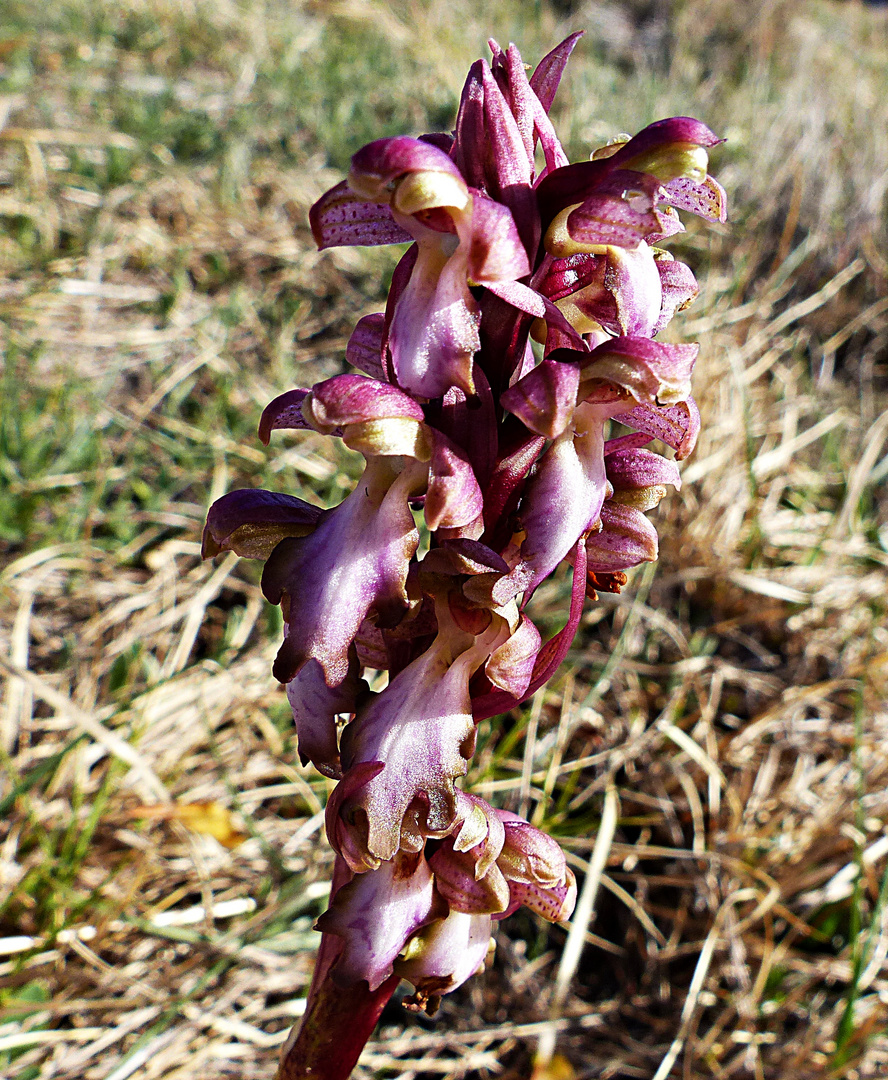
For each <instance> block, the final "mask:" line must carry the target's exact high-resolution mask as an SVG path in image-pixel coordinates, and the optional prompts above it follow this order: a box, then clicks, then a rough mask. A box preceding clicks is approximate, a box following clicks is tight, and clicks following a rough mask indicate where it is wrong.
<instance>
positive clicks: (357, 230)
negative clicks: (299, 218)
mask: <svg viewBox="0 0 888 1080" xmlns="http://www.w3.org/2000/svg"><path fill="white" fill-rule="evenodd" d="M309 221H310V223H311V231H312V234H313V235H314V238H315V243H316V244H317V245H318V248H319V249H320V250H321V251H323V250H324V249H325V248H331V247H341V246H356V245H358V246H365V247H373V246H376V245H378V244H403V243H404V242H405V241H406V242H408V243H409V241H410V240H411V239H412V238H411V236H410V234H409V233H407V232H405V231H404V230H403V229H402V228H401V226H400V225H399V224H398V223H397V222H396V221H395V219H394V218H393V217H392V212H391V210H390V209H389V207H388V206H384V205H381V204H380V203H377V202H369V201H368V200H366V199H362V198H361V197H360V196H359V195H355V193H354V192H353V191H352V190H351V189H350V188H349V186H348V182H347V181H346V180H343V181H342V182H341V183H339V184H337V185H336V187H334V188H331V189H330V190H329V191H328V192H326V194H324V195H322V196H321V197H320V199H318V201H317V202H316V203H315V204H314V206H313V207H312V208H311V210H310V212H309Z"/></svg>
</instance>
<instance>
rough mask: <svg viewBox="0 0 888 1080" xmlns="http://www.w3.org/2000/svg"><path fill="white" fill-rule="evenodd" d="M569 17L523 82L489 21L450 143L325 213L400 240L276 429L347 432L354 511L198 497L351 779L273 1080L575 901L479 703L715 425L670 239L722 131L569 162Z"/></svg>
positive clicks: (646, 523) (521, 687) (506, 704)
mask: <svg viewBox="0 0 888 1080" xmlns="http://www.w3.org/2000/svg"><path fill="white" fill-rule="evenodd" d="M579 37H580V35H579V34H573V35H571V36H570V37H569V38H567V39H566V40H565V41H563V42H562V43H561V44H560V45H558V46H556V48H555V49H553V50H552V52H550V53H549V54H548V55H547V56H546V57H544V58H543V60H542V61H541V62H540V63H539V65H538V66H537V67H536V69H535V70H534V71H533V72H532V74H530V75H528V74H527V69H526V68H525V65H524V63H523V62H522V59H521V56H520V54H519V52H518V50H517V49H516V47H515V46H514V45H510V46H509V47H508V49H502V48H500V46H499V45H497V44H496V42H493V41H492V42H491V43H490V47H491V59H490V61H489V62H488V61H486V60H479V61H478V62H477V63H475V64H474V65H473V66H472V68H471V70H470V72H469V75H468V79H467V80H466V83H465V87H464V89H463V92H462V96H461V99H460V105H459V110H458V113H457V116H456V120H455V128H454V131H453V132H452V133H435V134H431V135H423V136H422V137H420V138H414V137H409V136H398V137H395V138H386V139H378V140H376V141H375V142H371V143H370V144H368V145H367V146H364V147H363V148H361V149H359V150H358V151H357V152H356V153H355V155H354V157H353V158H352V163H351V168H350V170H349V173H348V176H347V177H346V178H344V179H343V180H342V181H341V182H340V183H338V184H337V185H336V186H335V187H333V188H331V189H330V190H329V191H328V192H326V194H324V195H322V196H321V198H320V199H319V200H318V201H317V202H316V203H315V205H314V206H313V207H312V209H311V213H310V220H311V227H312V230H313V233H314V237H315V239H316V241H317V245H318V247H319V248H320V249H325V248H329V247H334V246H337V245H376V244H397V243H405V244H408V245H409V246H408V247H407V249H406V251H405V253H404V254H403V256H402V258H401V260H400V262H399V263H398V266H397V268H396V270H395V272H394V275H393V279H392V284H391V290H390V293H389V296H388V301H387V304H386V307H385V310H384V311H379V312H375V313H373V314H370V315H366V316H364V317H363V318H362V319H361V320H360V321H359V322H358V324H357V326H356V327H355V329H354V332H353V333H352V336H351V338H350V340H349V342H348V346H347V348H346V350H345V356H344V361H345V363H346V364H348V365H350V367H351V368H354V369H357V372H360V374H359V373H356V372H355V371H350V372H348V373H342V374H339V375H335V376H334V377H332V378H329V379H326V380H324V381H323V382H320V383H318V384H317V385H315V386H313V387H311V388H297V389H293V390H288V391H286V392H285V393H282V394H281V395H280V396H279V397H277V398H275V400H274V401H272V402H271V404H270V405H269V406H268V407H267V408H266V410H265V412H264V414H263V416H262V419H261V422H260V425H259V434H260V437H261V438H262V440H263V441H264V442H265V443H266V444H267V443H268V442H269V440H270V438H271V436H272V434H273V433H275V432H282V435H280V436H278V437H279V438H293V437H295V438H299V437H300V434H299V433H300V432H304V431H311V432H315V433H320V434H322V435H324V436H328V437H330V438H335V439H341V440H342V442H343V443H344V444H345V445H346V446H347V447H349V448H350V449H351V450H354V451H356V452H357V453H359V454H360V455H362V456H363V458H364V469H363V473H362V475H361V478H360V480H359V481H358V483H357V484H356V485H355V487H354V490H353V491H352V492H351V493H350V494H349V495H348V496H347V497H346V498H345V499H344V500H343V501H342V502H341V503H339V505H337V506H331V507H322V506H317V505H314V504H312V503H309V502H306V501H303V500H302V499H300V498H297V497H295V496H292V495H288V494H284V493H279V492H268V491H251V490H239V491H233V492H231V493H230V494H228V495H226V496H224V497H223V498H222V499H220V500H219V501H218V502H216V503H215V504H214V505H213V506H212V507H211V509H210V512H209V516H208V519H207V525H206V529H205V532H204V542H203V553H204V555H205V556H207V557H210V556H214V555H217V554H219V553H220V552H222V551H234V552H236V553H237V554H239V555H242V556H244V557H247V558H254V559H259V560H262V561H263V562H264V563H265V568H264V572H263V575H262V589H263V591H264V593H265V596H266V597H267V599H268V600H269V601H270V602H271V603H273V604H279V605H280V606H281V610H282V613H283V619H284V625H285V634H284V640H283V642H282V643H281V646H280V650H279V652H278V655H277V659H276V660H275V663H274V669H273V670H274V674H275V676H276V677H277V678H278V679H279V680H280V682H281V683H283V684H284V685H285V686H286V692H287V697H288V700H289V702H290V705H291V707H292V711H293V717H294V722H295V725H296V732H297V737H298V750H299V754H300V757H301V759H302V761H303V763H304V764H308V763H310V764H311V765H313V766H314V767H316V768H317V769H318V770H319V771H320V772H321V773H323V774H324V775H325V776H327V777H329V778H331V779H332V780H335V781H336V782H337V783H336V786H335V788H334V789H333V792H332V794H331V796H330V798H329V801H328V804H327V810H326V824H327V835H328V839H329V841H330V843H331V844H332V846H333V848H334V849H335V851H336V868H335V872H334V882H333V888H332V892H331V902H330V906H329V909H328V911H327V912H326V913H325V914H324V915H322V916H321V918H320V919H319V921H318V923H317V929H319V930H320V931H321V933H322V939H321V947H320V952H319V955H318V962H317V968H316V971H315V977H314V980H313V983H312V989H311V992H310V994H309V999H308V1007H307V1011H306V1017H305V1019H304V1021H303V1024H302V1026H301V1028H300V1030H299V1032H298V1033H296V1034H294V1035H293V1036H291V1039H290V1040H289V1041H288V1043H287V1046H286V1047H285V1050H284V1055H283V1058H282V1064H281V1071H280V1074H279V1075H280V1078H281V1080H308V1077H313V1078H315V1080H316V1078H318V1077H321V1078H323V1080H346V1078H347V1077H348V1076H349V1074H350V1071H351V1069H352V1067H353V1065H354V1064H355V1062H356V1061H357V1058H358V1055H359V1054H360V1050H361V1047H362V1046H363V1042H364V1040H365V1039H366V1038H367V1037H368V1035H369V1033H370V1031H371V1030H372V1027H373V1024H374V1023H375V1020H376V1018H377V1017H378V1015H379V1013H380V1011H381V1009H382V1007H383V1005H384V1004H385V1001H386V1000H388V998H389V997H390V996H391V994H392V992H393V991H394V989H395V987H396V986H397V984H398V982H399V980H401V979H406V980H407V981H409V982H410V983H412V985H413V988H414V992H413V995H412V997H410V998H408V999H407V1002H406V1003H407V1005H408V1007H412V1008H417V1009H425V1010H427V1011H429V1012H431V1011H434V1008H435V1007H436V1006H437V1003H438V1001H439V1000H440V998H441V996H442V995H444V994H447V993H450V992H451V991H453V990H455V989H456V988H457V987H459V986H460V985H462V984H463V983H464V982H465V980H466V979H468V978H469V977H470V976H471V975H472V974H474V973H475V972H477V971H478V970H479V969H480V968H481V967H482V966H483V965H484V964H485V963H486V962H488V960H489V957H490V950H491V935H492V933H493V932H494V930H495V926H496V923H497V922H498V921H499V920H501V919H503V918H506V917H507V916H508V915H509V914H511V913H512V912H513V911H514V910H515V909H516V908H517V907H519V906H520V905H524V906H526V907H528V908H530V909H531V910H532V911H534V912H535V913H536V914H538V915H539V916H541V917H542V918H544V919H547V920H549V921H551V922H556V923H563V922H565V921H566V920H568V919H569V918H570V916H571V912H572V909H573V904H574V899H575V896H576V882H575V880H574V875H573V873H572V872H571V870H570V868H569V867H568V866H567V863H566V861H565V857H564V854H563V852H562V851H561V848H560V847H559V845H558V844H557V843H556V842H555V841H554V840H553V839H552V838H550V837H548V836H546V835H545V833H543V832H541V831H540V830H538V829H536V828H534V827H533V826H531V825H530V824H528V822H526V821H524V820H522V819H521V818H518V817H516V815H515V814H513V813H511V812H509V811H508V810H507V809H504V808H501V807H494V806H490V805H488V804H487V803H485V802H483V801H482V800H481V799H479V798H477V797H476V796H474V795H472V794H470V793H469V792H467V791H465V790H464V789H463V787H462V786H461V785H462V784H464V783H465V778H466V776H467V774H468V770H469V764H470V761H471V758H472V755H473V752H474V749H475V735H476V729H477V724H478V722H479V721H480V720H483V719H486V718H489V717H492V716H495V715H496V714H497V713H501V712H506V711H508V710H509V709H511V708H514V707H515V706H517V705H519V704H520V703H521V702H522V701H524V700H526V699H527V698H528V697H529V696H530V695H531V694H533V693H534V692H535V691H536V690H537V689H538V688H539V687H540V686H542V685H543V684H544V683H545V682H546V680H547V679H548V678H550V677H551V675H552V674H553V673H554V672H555V671H556V670H557V668H558V666H559V665H560V663H561V661H562V660H563V659H564V657H565V655H566V654H567V651H568V649H569V648H570V645H571V642H572V640H573V637H574V634H575V633H576V630H577V627H578V626H579V624H580V620H581V618H582V613H583V605H584V602H585V601H586V599H587V598H591V599H593V600H594V599H596V597H597V592H600V591H619V590H620V589H621V588H622V587H624V586H625V585H626V584H627V581H628V576H627V572H629V571H631V569H632V567H634V566H637V565H638V564H639V563H641V562H645V561H649V560H652V559H655V558H656V557H657V550H658V541H657V532H656V528H655V525H654V523H653V521H652V520H651V519H650V518H648V517H647V516H646V515H647V513H648V512H649V511H651V510H652V509H654V507H656V505H657V503H658V502H659V501H660V499H662V498H663V497H664V496H665V495H666V493H667V491H668V489H669V488H674V489H677V488H678V487H679V486H680V483H681V478H680V474H679V469H678V465H677V462H678V461H679V460H681V459H682V458H684V457H686V456H687V455H688V454H689V453H690V452H691V451H692V450H693V447H694V444H695V442H696V439H697V435H698V432H699V427H700V415H699V412H698V410H697V406H696V404H695V402H694V399H693V397H692V396H691V376H692V373H693V369H694V364H695V360H696V357H697V351H698V347H697V346H696V345H694V344H672V343H664V342H662V341H660V340H659V339H658V335H659V334H660V333H661V331H662V330H663V329H664V328H665V327H666V325H667V324H668V323H669V322H670V320H671V319H672V318H673V316H674V315H675V314H676V313H677V312H680V311H682V310H683V309H684V308H685V307H687V306H688V304H690V303H691V302H692V300H693V299H694V297H695V296H696V294H697V291H698V286H697V282H696V281H695V279H694V275H693V273H692V272H691V270H690V269H689V268H688V267H687V266H685V265H684V264H683V263H681V262H679V261H678V260H676V259H675V258H674V257H673V256H672V255H671V254H670V253H669V251H668V250H667V247H666V245H668V242H669V239H670V238H671V237H673V236H675V235H676V234H678V233H680V232H681V231H682V230H683V228H684V225H683V224H682V221H681V217H680V213H682V212H685V213H692V214H697V215H699V216H701V217H703V218H705V219H707V220H709V221H715V222H721V221H724V220H725V206H726V200H725V194H724V191H723V190H722V188H721V187H720V186H719V184H718V183H717V181H716V180H714V179H713V178H712V177H711V176H710V175H709V172H708V168H709V153H710V151H711V150H712V149H713V147H715V146H717V144H718V143H719V141H720V140H719V139H718V137H717V136H716V135H714V134H713V133H712V131H710V130H709V128H708V127H706V126H705V125H704V124H702V123H700V122H699V121H697V120H693V119H691V118H689V117H673V118H671V119H667V120H660V121H658V122H656V123H654V124H651V125H649V126H648V127H646V128H645V129H644V130H643V131H641V132H640V133H639V134H637V135H635V136H634V137H631V138H630V137H629V136H628V135H618V136H617V137H616V138H615V139H613V140H612V141H611V142H610V143H608V144H607V145H606V146H604V147H601V148H599V149H597V150H593V151H592V153H591V155H590V156H589V158H588V160H585V161H580V162H577V163H574V164H571V163H570V162H569V160H568V157H567V155H566V153H565V151H564V148H563V147H562V145H561V143H560V142H559V140H558V136H557V134H556V132H555V130H554V127H553V125H552V122H551V119H550V117H549V111H550V108H551V106H552V102H553V99H554V97H555V93H556V91H557V89H558V85H559V83H560V80H561V77H562V74H563V72H564V69H565V65H566V64H567V61H568V59H569V57H570V55H571V52H572V51H573V49H574V46H575V45H576V43H577V41H578V39H579ZM615 424H618V425H620V427H621V429H622V430H621V431H619V432H617V431H614V430H612V428H613V427H614V425H615ZM654 440H659V442H660V443H661V444H662V445H663V446H665V447H666V448H667V450H671V451H672V452H673V454H674V456H663V455H661V454H660V453H657V452H655V451H654V450H652V449H650V448H649V446H648V444H650V443H651V442H653V441H654ZM420 529H422V531H423V533H424V534H425V536H426V537H427V543H423V544H421V543H420ZM565 562H566V563H568V564H570V565H571V566H572V568H573V570H572V573H573V586H572V589H571V595H570V604H569V610H568V612H567V619H566V623H565V625H564V627H563V629H562V630H561V631H560V632H559V633H558V634H556V635H555V636H554V637H553V638H552V639H550V640H549V641H547V642H545V643H544V642H543V641H542V637H541V635H540V632H539V630H538V629H537V628H536V626H535V625H534V622H533V609H532V607H528V604H529V603H530V601H531V598H532V596H533V594H534V592H535V590H536V589H537V588H538V587H539V585H540V584H541V583H542V582H543V581H545V580H546V579H547V578H548V577H549V576H550V575H551V574H553V573H554V572H556V570H557V568H558V567H559V566H560V565H561V564H562V563H565ZM371 687H375V689H374V690H371Z"/></svg>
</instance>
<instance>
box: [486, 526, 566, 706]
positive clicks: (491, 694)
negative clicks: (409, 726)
mask: <svg viewBox="0 0 888 1080" xmlns="http://www.w3.org/2000/svg"><path fill="white" fill-rule="evenodd" d="M573 565H574V571H573V585H572V587H571V593H570V611H569V613H568V617H567V622H566V623H565V625H564V627H563V628H562V629H561V630H559V631H558V633H557V634H555V635H554V637H551V638H550V639H549V640H548V641H547V642H546V644H545V645H543V647H542V648H541V649H540V651H539V653H538V654H537V658H536V661H535V663H534V666H533V675H532V676H531V679H530V683H529V684H528V686H527V689H526V690H525V691H524V693H523V694H522V695H521V697H520V698H516V697H513V695H512V694H507V693H505V692H504V691H503V690H491V691H488V692H487V693H484V694H480V695H478V696H477V697H475V698H473V699H472V715H473V716H474V718H475V723H476V724H478V723H480V722H481V721H482V720H487V719H488V718H489V717H491V716H497V715H498V714H499V713H504V712H508V711H509V710H510V709H514V708H515V707H516V706H517V705H520V704H521V702H522V701H527V699H528V698H529V697H531V696H532V695H533V694H535V693H536V692H537V690H539V688H540V687H541V686H542V685H543V684H544V683H547V682H548V681H549V679H551V677H552V676H553V675H554V674H555V672H556V671H557V670H558V668H559V667H560V666H561V662H562V661H563V660H564V658H565V656H567V654H568V651H569V650H570V647H571V645H572V643H573V639H574V636H575V635H576V632H577V627H578V626H579V625H580V619H581V618H582V616H583V603H584V601H585V599H586V548H585V546H584V544H583V542H582V541H580V542H579V543H578V544H577V547H576V549H575V551H574V556H573Z"/></svg>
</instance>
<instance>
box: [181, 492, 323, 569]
mask: <svg viewBox="0 0 888 1080" xmlns="http://www.w3.org/2000/svg"><path fill="white" fill-rule="evenodd" d="M323 513H324V511H323V510H321V509H320V507H317V506H311V505H310V504H309V503H307V502H303V501H302V499H297V498H296V497H295V496H293V495H281V494H279V493H278V492H275V491H263V490H262V489H261V488H240V489H239V490H237V491H229V492H228V494H227V495H223V496H222V498H221V499H217V500H216V501H215V502H214V503H213V505H212V506H211V507H210V512H209V514H207V523H206V525H205V527H204V532H203V541H202V543H201V558H204V559H209V558H212V557H213V556H214V555H218V554H219V553H220V552H222V551H233V552H235V554H237V555H240V556H242V557H243V558H246V559H267V558H268V557H269V555H270V554H271V553H272V551H274V549H275V548H276V547H277V545H278V544H279V543H280V542H281V540H283V539H284V538H285V537H288V536H305V535H306V534H307V533H309V532H311V531H312V530H313V529H314V528H315V526H316V525H317V523H318V521H319V520H320V518H321V515H322V514H323Z"/></svg>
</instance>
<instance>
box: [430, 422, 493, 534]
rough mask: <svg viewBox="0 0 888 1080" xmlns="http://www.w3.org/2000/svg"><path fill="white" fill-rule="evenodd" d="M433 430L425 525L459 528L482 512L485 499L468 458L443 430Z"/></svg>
mask: <svg viewBox="0 0 888 1080" xmlns="http://www.w3.org/2000/svg"><path fill="white" fill-rule="evenodd" d="M430 430H431V435H432V456H431V460H430V461H429V486H428V490H427V492H426V497H425V505H424V512H425V520H426V525H428V527H429V529H431V531H432V532H435V531H436V530H437V529H458V528H461V527H462V526H464V525H468V524H469V523H470V522H471V521H474V520H475V518H477V517H478V515H479V514H480V513H481V511H482V510H483V508H484V500H483V497H482V494H481V488H480V487H479V486H478V481H477V480H476V479H475V474H474V472H473V471H472V466H471V463H470V462H469V459H468V457H467V456H466V454H465V453H464V452H463V450H461V449H460V447H458V446H457V445H456V444H455V443H453V442H451V440H450V439H448V438H447V436H446V435H442V434H441V432H440V431H435V430H434V429H430Z"/></svg>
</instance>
